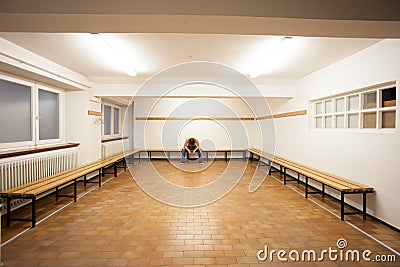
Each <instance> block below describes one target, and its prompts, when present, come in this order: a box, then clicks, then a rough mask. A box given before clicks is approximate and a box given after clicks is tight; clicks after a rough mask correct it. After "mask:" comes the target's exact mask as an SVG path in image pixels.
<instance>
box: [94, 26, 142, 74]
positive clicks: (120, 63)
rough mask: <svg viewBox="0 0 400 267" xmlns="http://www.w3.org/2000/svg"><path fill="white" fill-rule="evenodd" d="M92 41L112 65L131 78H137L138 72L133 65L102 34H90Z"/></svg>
mask: <svg viewBox="0 0 400 267" xmlns="http://www.w3.org/2000/svg"><path fill="white" fill-rule="evenodd" d="M90 36H91V39H92V40H93V42H94V43H95V45H96V46H97V49H98V50H99V51H101V52H100V53H101V54H102V55H104V56H106V57H107V58H108V59H109V60H110V61H112V62H110V64H112V65H114V66H116V67H117V68H118V69H120V70H122V71H124V72H125V73H127V74H128V75H129V76H136V75H137V71H136V69H135V68H134V67H133V66H132V64H131V63H130V62H129V61H128V60H127V59H126V57H124V56H123V55H122V54H121V53H120V52H119V51H118V50H116V49H115V48H114V47H113V46H112V44H111V43H110V41H109V40H108V38H106V37H104V36H103V35H102V34H101V33H92V34H90Z"/></svg>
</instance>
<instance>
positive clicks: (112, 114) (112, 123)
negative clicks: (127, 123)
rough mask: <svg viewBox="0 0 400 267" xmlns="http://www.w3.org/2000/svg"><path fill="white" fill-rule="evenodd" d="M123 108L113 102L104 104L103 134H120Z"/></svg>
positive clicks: (110, 135)
mask: <svg viewBox="0 0 400 267" xmlns="http://www.w3.org/2000/svg"><path fill="white" fill-rule="evenodd" d="M120 114H121V108H120V107H117V106H115V105H112V104H108V103H104V104H103V121H104V125H103V136H104V137H113V136H120V132H121V129H120V128H121V127H120V124H121V123H120V122H121V115H120Z"/></svg>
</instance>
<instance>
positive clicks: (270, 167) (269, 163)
mask: <svg viewBox="0 0 400 267" xmlns="http://www.w3.org/2000/svg"><path fill="white" fill-rule="evenodd" d="M271 170H272V161H270V160H268V175H271Z"/></svg>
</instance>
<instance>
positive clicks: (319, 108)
mask: <svg viewBox="0 0 400 267" xmlns="http://www.w3.org/2000/svg"><path fill="white" fill-rule="evenodd" d="M315 114H322V102H319V103H317V104H315Z"/></svg>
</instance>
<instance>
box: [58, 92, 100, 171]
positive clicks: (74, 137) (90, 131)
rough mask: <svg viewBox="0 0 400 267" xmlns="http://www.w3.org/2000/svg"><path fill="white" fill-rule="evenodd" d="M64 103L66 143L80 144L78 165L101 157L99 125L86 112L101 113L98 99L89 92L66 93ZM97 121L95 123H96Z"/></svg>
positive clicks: (94, 117) (94, 118)
mask: <svg viewBox="0 0 400 267" xmlns="http://www.w3.org/2000/svg"><path fill="white" fill-rule="evenodd" d="M65 102H66V112H65V113H66V120H65V124H66V125H65V126H66V127H65V128H66V133H65V136H66V141H67V142H71V143H80V145H79V147H78V153H79V154H78V161H79V162H78V164H79V165H82V164H85V163H88V162H90V161H94V160H97V159H99V158H100V157H101V124H100V123H99V122H98V118H99V117H96V116H91V115H88V110H93V111H99V112H101V104H100V103H99V100H98V99H95V98H92V97H91V95H90V92H88V91H82V92H67V93H66V94H65ZM96 121H97V122H96Z"/></svg>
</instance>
